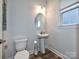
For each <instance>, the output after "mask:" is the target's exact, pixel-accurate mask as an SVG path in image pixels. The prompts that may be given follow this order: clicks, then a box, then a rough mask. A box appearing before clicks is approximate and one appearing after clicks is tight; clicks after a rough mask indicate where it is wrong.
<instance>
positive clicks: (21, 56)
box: [14, 39, 29, 59]
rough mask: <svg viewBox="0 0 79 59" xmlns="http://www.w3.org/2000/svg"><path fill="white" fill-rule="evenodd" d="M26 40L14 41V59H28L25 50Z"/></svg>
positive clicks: (27, 53)
mask: <svg viewBox="0 0 79 59" xmlns="http://www.w3.org/2000/svg"><path fill="white" fill-rule="evenodd" d="M26 45H27V39H20V40H15V46H16V54H15V56H14V59H29V52H28V51H27V50H26Z"/></svg>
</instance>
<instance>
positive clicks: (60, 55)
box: [48, 48, 70, 59]
mask: <svg viewBox="0 0 79 59" xmlns="http://www.w3.org/2000/svg"><path fill="white" fill-rule="evenodd" d="M48 49H49V50H50V51H52V52H53V53H55V54H56V55H58V56H59V57H61V58H62V59H70V58H69V57H68V56H66V55H64V54H62V53H60V52H59V51H57V50H56V49H53V48H48Z"/></svg>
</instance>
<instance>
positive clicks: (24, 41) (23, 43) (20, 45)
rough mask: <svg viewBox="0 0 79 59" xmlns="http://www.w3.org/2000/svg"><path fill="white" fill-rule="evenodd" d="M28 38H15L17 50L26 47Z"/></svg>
mask: <svg viewBox="0 0 79 59" xmlns="http://www.w3.org/2000/svg"><path fill="white" fill-rule="evenodd" d="M26 45H27V39H18V40H15V46H16V51H22V50H25V49H26Z"/></svg>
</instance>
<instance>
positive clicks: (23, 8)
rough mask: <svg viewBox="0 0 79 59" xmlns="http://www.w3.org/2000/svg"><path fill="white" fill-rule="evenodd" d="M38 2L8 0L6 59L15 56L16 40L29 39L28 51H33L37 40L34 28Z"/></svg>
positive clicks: (33, 0) (32, 0)
mask: <svg viewBox="0 0 79 59" xmlns="http://www.w3.org/2000/svg"><path fill="white" fill-rule="evenodd" d="M38 4H39V1H37V0H7V32H6V34H7V39H6V40H7V44H8V47H7V48H6V49H5V52H6V54H5V56H6V59H7V58H9V57H12V56H13V55H15V46H14V40H15V39H19V38H23V37H25V38H27V39H28V49H27V50H28V51H30V52H31V51H33V41H34V40H36V39H37V37H36V29H35V26H34V18H35V16H36V14H35V5H38Z"/></svg>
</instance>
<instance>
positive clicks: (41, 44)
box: [37, 33, 48, 54]
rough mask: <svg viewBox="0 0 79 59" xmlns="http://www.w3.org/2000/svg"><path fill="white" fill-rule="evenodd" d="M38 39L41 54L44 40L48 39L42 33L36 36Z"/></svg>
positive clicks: (43, 49) (43, 51) (43, 50)
mask: <svg viewBox="0 0 79 59" xmlns="http://www.w3.org/2000/svg"><path fill="white" fill-rule="evenodd" d="M37 36H38V38H39V41H40V42H39V43H40V44H39V45H40V52H41V53H43V54H44V53H45V39H46V38H47V37H48V34H47V33H43V34H37Z"/></svg>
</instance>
